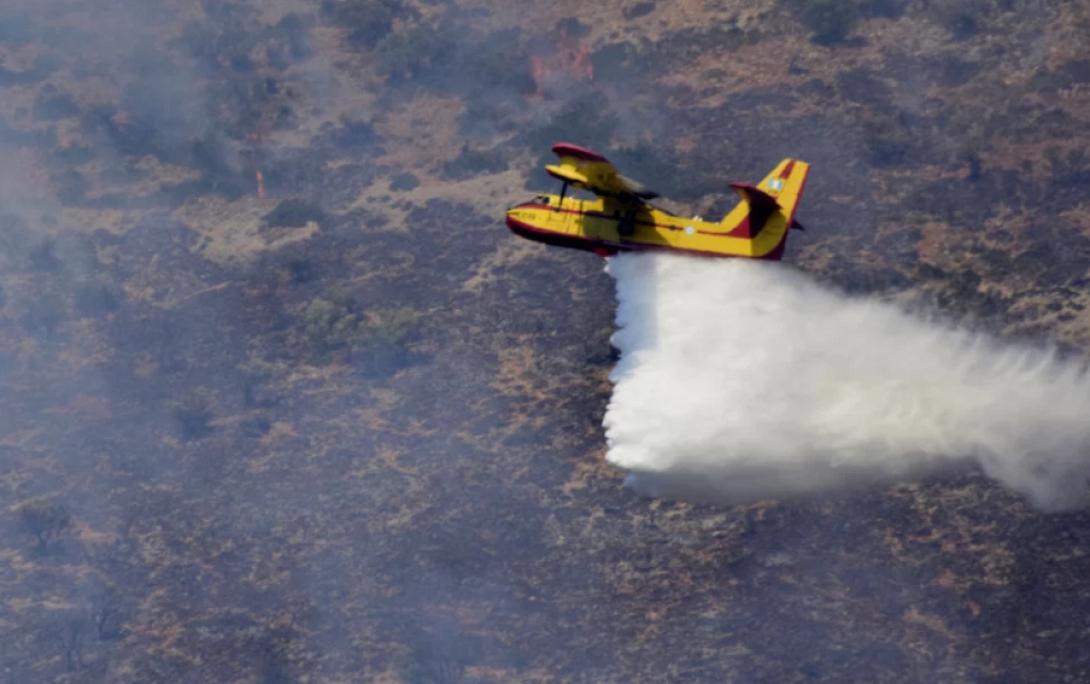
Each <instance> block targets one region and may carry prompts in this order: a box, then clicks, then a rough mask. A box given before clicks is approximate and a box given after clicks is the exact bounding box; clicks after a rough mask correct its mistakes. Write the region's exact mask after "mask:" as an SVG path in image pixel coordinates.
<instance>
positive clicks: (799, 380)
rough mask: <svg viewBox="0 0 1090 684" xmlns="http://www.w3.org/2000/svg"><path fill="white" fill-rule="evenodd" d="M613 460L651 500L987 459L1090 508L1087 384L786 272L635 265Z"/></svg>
mask: <svg viewBox="0 0 1090 684" xmlns="http://www.w3.org/2000/svg"><path fill="white" fill-rule="evenodd" d="M607 270H608V272H609V273H610V274H611V275H612V276H613V277H614V278H615V280H616V287H617V298H618V300H619V308H618V313H617V325H618V327H619V330H618V331H617V332H616V334H615V335H614V338H613V342H614V345H615V346H616V347H617V348H618V349H619V350H620V352H621V359H620V361H619V363H618V364H617V367H616V369H615V370H614V372H613V375H612V380H613V383H614V392H613V397H612V399H611V401H610V403H609V407H608V409H607V411H606V416H605V428H606V436H607V438H608V442H609V453H608V458H609V460H610V461H611V462H612V463H614V464H615V465H617V466H619V467H621V468H623V469H625V470H627V471H628V472H629V478H628V483H629V484H630V485H632V486H634V487H635V488H636V489H637V490H638V491H641V492H644V493H647V494H651V495H655V496H667V497H671V498H680V499H687V500H693V501H718V502H737V501H742V500H752V499H757V498H763V497H770V496H782V495H800V494H806V493H812V492H817V491H822V490H828V489H833V488H842V487H847V486H860V485H866V484H872V483H875V482H882V481H889V480H892V479H897V478H903V477H910V476H919V475H920V474H923V473H934V472H935V471H936V470H937V469H940V468H943V467H944V466H949V465H951V464H954V463H959V462H964V461H969V462H974V463H976V464H979V466H980V467H981V468H983V470H984V471H985V472H986V473H987V474H988V475H989V476H991V477H993V478H995V479H997V480H999V481H1000V482H1002V483H1004V484H1005V485H1007V486H1008V487H1010V488H1012V489H1014V490H1016V491H1018V492H1020V493H1022V494H1023V495H1025V496H1027V497H1028V498H1029V499H1030V500H1031V501H1032V502H1033V503H1034V504H1036V505H1037V506H1039V507H1041V508H1043V509H1046V510H1056V509H1064V508H1072V507H1075V506H1078V505H1081V504H1082V503H1084V501H1085V498H1086V493H1087V491H1088V490H1087V486H1086V485H1087V475H1088V473H1090V459H1088V458H1087V456H1088V453H1090V421H1088V420H1087V417H1088V416H1090V378H1088V377H1087V370H1086V367H1085V365H1084V364H1078V363H1075V362H1073V361H1070V360H1064V359H1061V358H1059V357H1057V355H1056V354H1055V353H1054V352H1052V351H1049V350H1043V349H1033V348H1028V347H1018V346H1011V345H1004V344H1001V343H999V342H997V341H994V340H991V339H989V338H987V337H985V336H983V335H981V334H977V333H972V332H968V331H965V330H961V329H958V328H955V327H953V326H951V325H947V324H944V323H941V322H937V321H935V320H930V319H928V318H926V317H924V316H920V315H914V314H910V313H908V312H906V311H903V310H901V309H900V308H898V307H897V306H895V305H892V304H890V303H886V302H880V301H875V300H872V299H860V298H853V297H849V296H847V295H844V294H841V293H838V292H835V291H832V290H829V289H826V288H824V287H822V286H821V285H819V284H818V283H816V282H814V281H813V280H812V279H810V278H808V277H806V276H805V275H803V274H801V273H799V272H796V271H793V270H791V269H789V268H787V267H785V266H782V265H779V264H773V263H754V262H748V261H741V260H704V259H691V258H684V257H677V256H673V255H670V256H663V255H656V256H648V255H629V254H626V255H621V256H618V257H615V258H614V259H612V260H611V261H610V263H609V266H608V267H607Z"/></svg>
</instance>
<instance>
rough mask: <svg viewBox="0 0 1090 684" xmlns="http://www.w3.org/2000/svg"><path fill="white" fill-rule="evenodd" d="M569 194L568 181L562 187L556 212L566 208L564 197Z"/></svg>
mask: <svg viewBox="0 0 1090 684" xmlns="http://www.w3.org/2000/svg"><path fill="white" fill-rule="evenodd" d="M567 194H568V181H564V184H563V185H561V186H560V201H559V202H557V203H556V211H560V209H561V207H563V206H564V196H565V195H567Z"/></svg>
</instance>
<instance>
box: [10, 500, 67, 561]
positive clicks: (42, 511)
mask: <svg viewBox="0 0 1090 684" xmlns="http://www.w3.org/2000/svg"><path fill="white" fill-rule="evenodd" d="M19 522H20V523H21V524H22V526H23V529H25V530H26V531H28V532H30V533H31V534H33V535H34V536H35V538H36V539H37V540H38V551H40V552H41V553H45V552H46V551H47V550H48V545H49V542H51V541H53V540H55V539H57V538H58V537H59V536H60V535H61V533H62V532H64V530H65V529H67V528H68V525H69V524H70V523H71V522H72V516H71V515H70V514H69V513H68V509H66V508H65V507H64V506H63V505H61V504H54V503H50V502H49V501H48V500H46V499H33V500H31V501H28V502H26V503H24V504H23V505H21V506H20V507H19Z"/></svg>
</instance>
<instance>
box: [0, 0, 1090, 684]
mask: <svg viewBox="0 0 1090 684" xmlns="http://www.w3.org/2000/svg"><path fill="white" fill-rule="evenodd" d="M0 94H2V97H0V597H2V598H0V681H6V682H11V683H12V684H23V683H26V682H65V683H76V682H99V681H108V682H119V683H129V682H131V683H134V684H135V683H146V682H240V683H241V682H247V683H249V682H260V683H263V684H272V683H277V684H280V683H284V682H357V681H375V682H389V683H394V682H414V683H415V682H569V681H593V682H660V681H692V682H704V681H722V682H757V681H774V682H808V681H866V682H915V681H942V682H1012V681H1018V682H1043V681H1057V682H1063V681H1067V682H1077V681H1086V680H1087V679H1090V653H1088V652H1087V650H1086V648H1085V645H1086V643H1087V639H1088V638H1090V628H1088V627H1087V624H1086V615H1087V614H1090V582H1088V580H1087V577H1090V525H1088V523H1090V517H1088V515H1087V513H1085V512H1078V511H1077V512H1070V513H1063V514H1044V513H1041V512H1038V511H1036V510H1034V509H1033V508H1032V507H1030V506H1029V505H1028V504H1027V503H1026V502H1025V501H1024V500H1022V499H1020V498H1019V497H1018V496H1016V495H1015V494H1013V493H1011V492H1009V491H1007V490H1005V489H1003V488H1002V487H1001V486H999V485H997V484H995V483H993V482H991V481H990V480H988V479H987V478H985V477H984V476H983V475H982V474H981V473H979V472H977V471H976V470H974V469H968V468H966V469H964V470H960V471H957V472H953V473H949V474H946V475H944V476H943V477H936V478H934V479H925V480H912V481H905V482H899V483H895V484H893V485H890V486H888V487H883V488H879V489H874V490H866V491H854V492H845V493H839V494H835V495H828V496H825V497H822V498H820V499H814V500H806V501H792V500H784V501H779V500H769V501H761V502H758V503H754V504H750V505H745V506H734V507H722V506H719V507H714V506H694V505H689V504H683V503H675V502H670V501H662V500H654V499H645V498H641V497H639V496H637V495H636V494H634V493H633V492H631V491H629V490H627V489H625V488H624V487H623V486H622V480H623V474H622V473H620V472H618V471H616V470H615V469H613V468H611V467H609V466H608V465H607V464H606V463H605V461H604V452H605V443H604V437H603V432H602V428H601V418H602V415H603V412H604V410H605V406H606V402H607V401H608V398H609V393H610V383H609V379H608V375H609V371H610V369H611V367H612V366H613V364H614V363H615V361H616V356H615V353H614V351H613V350H612V349H611V347H610V342H609V339H610V335H611V334H612V332H613V314H614V299H613V284H612V282H611V281H610V279H609V277H608V276H607V275H606V274H605V273H604V272H603V270H602V262H601V260H600V259H598V258H597V257H593V256H591V255H587V254H582V253H576V252H570V251H564V250H554V249H548V248H545V247H542V246H540V245H536V244H531V243H527V242H524V241H520V240H518V239H517V238H515V237H514V236H512V235H510V234H509V233H508V231H507V230H506V229H505V228H504V226H503V221H502V217H503V212H504V210H505V209H506V208H507V207H508V206H509V205H510V204H512V203H514V202H516V201H519V200H522V199H525V198H527V197H528V196H529V195H531V194H532V193H534V192H536V191H539V190H548V189H550V188H551V187H552V183H551V181H550V180H549V179H548V178H547V176H546V175H545V174H544V172H543V171H542V170H541V165H542V163H543V162H544V160H545V159H546V157H547V155H548V146H549V145H550V144H551V143H553V142H555V141H558V140H569V141H571V142H575V143H580V144H583V145H587V146H589V147H592V148H594V149H597V150H599V151H601V152H603V153H604V154H606V155H608V156H609V157H610V159H611V160H612V161H614V162H615V163H616V164H617V165H618V166H619V167H620V168H621V169H622V170H623V171H624V173H626V174H627V175H630V176H632V177H634V178H637V179H639V180H640V181H642V182H644V183H645V184H647V185H649V186H651V187H654V188H656V189H658V190H659V191H660V192H662V193H663V195H664V196H665V197H666V198H667V202H668V206H669V207H671V208H673V209H676V210H678V211H686V212H693V213H699V214H702V215H705V216H712V215H718V214H720V213H722V212H724V211H725V210H726V209H727V207H728V205H729V203H730V202H731V198H730V197H729V196H728V195H729V193H728V192H727V185H726V184H727V182H728V181H731V180H750V181H752V180H758V179H759V178H761V177H762V176H763V175H764V174H765V173H766V172H767V171H768V170H769V169H771V168H772V167H773V166H774V165H775V164H776V163H777V162H778V161H779V160H780V159H782V158H784V157H788V156H794V157H799V158H802V159H805V160H806V161H808V162H810V163H811V164H812V174H811V177H810V182H809V184H808V187H807V194H806V198H805V200H804V202H803V205H802V208H801V210H800V213H799V219H800V221H801V222H802V223H803V224H805V225H806V226H807V229H808V230H807V232H805V233H803V234H800V235H794V236H793V237H792V243H791V244H790V245H789V246H788V253H787V257H786V258H787V260H788V261H789V262H790V263H792V264H794V266H796V267H797V268H799V269H801V270H803V271H805V272H807V273H809V274H811V275H813V276H814V277H815V278H817V279H819V280H821V281H822V282H825V283H829V284H832V285H834V286H836V287H839V288H841V289H844V290H847V291H849V292H852V293H858V294H866V295H869V296H874V297H880V298H883V299H889V300H895V301H898V302H903V303H905V304H906V305H909V306H923V307H928V308H930V309H933V310H935V311H937V312H938V313H939V315H941V316H945V317H948V318H949V319H951V320H956V321H959V322H967V324H969V325H972V326H975V327H979V328H980V329H982V330H987V331H989V332H990V333H991V334H994V335H996V336H999V337H1002V338H1004V339H1008V340H1029V341H1033V342H1034V343H1042V342H1048V343H1053V344H1056V345H1057V346H1058V347H1059V348H1060V349H1061V350H1062V351H1063V352H1064V353H1068V354H1072V355H1083V354H1085V353H1086V352H1087V351H1090V311H1088V310H1087V305H1088V304H1090V287H1088V285H1090V280H1088V277H1090V204H1088V203H1087V194H1086V193H1087V188H1088V187H1090V2H1087V1H1086V0H1077V1H1074V2H1058V1H1052V0H968V1H964V0H958V1H955V0H757V1H756V2H742V1H741V0H678V1H676V2H663V1H661V0H659V1H652V0H602V1H601V2H597V3H583V2H573V1H571V0H556V1H554V2H517V3H498V2H486V1H484V0H415V1H414V0H323V1H322V2H317V1H316V0H272V1H269V2H256V1H255V0H229V1H225V2H215V1H212V0H206V1H205V2H203V3H202V2H196V1H195V0H188V1H182V0H155V1H154V2H136V1H135V0H132V1H127V0H115V1H113V2H103V3H80V2H74V1H72V0H39V1H36V2H32V1H31V0H9V1H8V2H6V3H5V6H4V8H3V9H0ZM845 334H846V335H849V334H851V332H850V331H845Z"/></svg>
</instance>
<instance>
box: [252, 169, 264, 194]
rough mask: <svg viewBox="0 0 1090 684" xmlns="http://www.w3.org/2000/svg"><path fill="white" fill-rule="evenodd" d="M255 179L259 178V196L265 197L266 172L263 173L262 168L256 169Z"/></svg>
mask: <svg viewBox="0 0 1090 684" xmlns="http://www.w3.org/2000/svg"><path fill="white" fill-rule="evenodd" d="M254 179H255V180H257V198H258V199H265V174H263V173H261V169H257V170H256V171H254Z"/></svg>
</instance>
